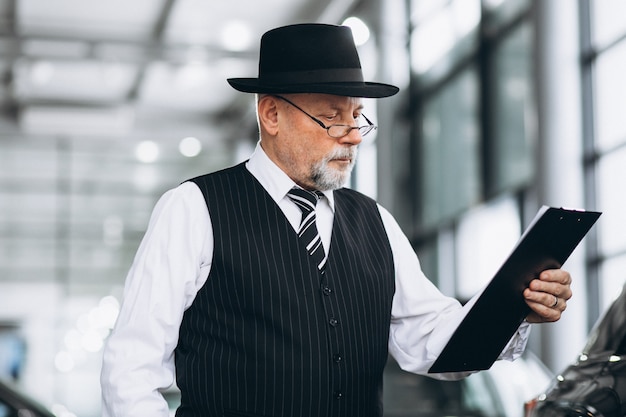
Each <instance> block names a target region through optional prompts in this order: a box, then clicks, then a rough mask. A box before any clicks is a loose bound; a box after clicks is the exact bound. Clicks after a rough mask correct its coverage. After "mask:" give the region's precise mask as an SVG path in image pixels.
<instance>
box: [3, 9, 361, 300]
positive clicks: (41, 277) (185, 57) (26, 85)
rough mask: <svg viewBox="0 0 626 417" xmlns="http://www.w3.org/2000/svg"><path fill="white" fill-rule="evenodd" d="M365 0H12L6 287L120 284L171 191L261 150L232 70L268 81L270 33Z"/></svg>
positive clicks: (8, 18)
mask: <svg viewBox="0 0 626 417" xmlns="http://www.w3.org/2000/svg"><path fill="white" fill-rule="evenodd" d="M355 3H356V0H322V1H315V2H313V1H308V0H263V1H259V0H235V1H229V2H226V1H215V0H132V1H128V0H107V1H97V0H0V284H2V283H3V282H5V283H6V282H28V283H32V282H42V281H45V282H56V283H59V284H60V286H61V287H62V288H63V289H64V291H66V293H68V294H71V295H72V294H75V295H81V294H85V295H89V294H99V295H104V294H106V293H108V292H110V291H111V289H112V288H119V287H120V286H121V283H122V282H123V280H124V277H125V274H126V271H127V269H128V267H129V265H130V262H131V260H132V256H133V255H134V252H135V250H136V248H137V245H138V243H139V240H140V239H141V237H142V236H143V233H144V231H145V227H146V225H147V222H148V219H149V215H150V212H151V210H152V207H153V206H154V204H155V202H156V200H157V198H158V197H159V196H160V195H161V194H162V193H163V191H165V190H166V189H168V188H171V187H173V186H175V185H176V184H178V183H179V182H180V181H182V180H184V179H186V178H189V177H191V176H194V175H198V174H202V173H205V172H209V171H212V170H215V169H218V168H221V167H224V166H226V165H229V164H232V163H233V162H236V161H238V160H241V159H242V158H243V157H244V156H243V155H247V154H248V153H249V151H250V148H251V147H253V146H254V142H255V141H256V137H255V136H256V133H255V123H254V111H253V108H252V104H253V103H252V100H251V98H250V96H249V95H245V94H241V93H238V92H236V91H235V90H233V89H232V88H230V86H229V85H228V84H227V83H226V78H228V77H238V76H244V77H249V76H255V75H256V65H257V64H256V62H257V49H258V40H259V38H260V36H261V34H262V33H263V32H265V31H266V30H268V29H270V28H272V27H276V26H280V25H283V24H289V23H296V22H301V21H318V22H326V23H339V22H340V21H341V20H342V19H343V18H344V17H345V15H346V12H348V11H349V10H351V9H352V8H353V7H354V6H355ZM186 137H193V138H195V139H196V142H195V145H196V146H197V145H201V147H202V148H201V151H200V152H199V153H198V154H197V155H195V153H197V151H196V152H194V153H193V155H195V156H191V157H189V156H183V155H182V154H181V152H180V151H179V144H180V141H181V140H182V139H183V138H186ZM142 147H144V150H147V151H148V153H147V154H143V158H144V159H143V161H144V162H142V161H140V160H138V158H140V157H142V155H139V154H138V152H139V149H142ZM145 147H147V148H145Z"/></svg>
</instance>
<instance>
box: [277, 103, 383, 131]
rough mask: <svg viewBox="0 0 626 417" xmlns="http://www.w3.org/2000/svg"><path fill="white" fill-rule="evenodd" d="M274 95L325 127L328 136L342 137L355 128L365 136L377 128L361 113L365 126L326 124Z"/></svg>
mask: <svg viewBox="0 0 626 417" xmlns="http://www.w3.org/2000/svg"><path fill="white" fill-rule="evenodd" d="M274 97H276V98H279V99H281V100H283V101H286V102H287V103H289V104H291V105H292V106H293V107H295V108H296V109H298V110H300V111H301V112H302V113H304V114H306V115H307V116H309V118H310V119H311V120H313V121H314V122H315V123H317V124H318V125H320V126H321V127H322V129H326V133H328V136H330V137H331V138H336V139H338V138H342V137H344V136H347V135H349V134H350V132H352V130H355V129H356V130H358V131H359V134H360V135H361V136H365V135H367V134H368V133H370V132H371V131H372V130H375V129H376V128H377V126H376V125H375V124H374V123H372V122H370V119H368V118H367V117H365V115H364V114H361V116H363V118H364V119H365V121H366V122H367V126H348V125H341V124H338V125H330V126H326V125H325V124H324V123H323V122H322V121H321V120H319V119H317V118H315V117H313V116H311V115H310V114H309V113H307V112H305V111H304V110H302V109H301V108H300V107H298V106H297V105H296V104H295V103H292V102H291V101H289V100H287V99H286V98H285V97H282V96H277V95H274Z"/></svg>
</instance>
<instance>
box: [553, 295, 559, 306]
mask: <svg viewBox="0 0 626 417" xmlns="http://www.w3.org/2000/svg"><path fill="white" fill-rule="evenodd" d="M558 303H559V299H558V297H557V296H556V295H555V296H554V304H552V308H554V307H556V305H557V304H558Z"/></svg>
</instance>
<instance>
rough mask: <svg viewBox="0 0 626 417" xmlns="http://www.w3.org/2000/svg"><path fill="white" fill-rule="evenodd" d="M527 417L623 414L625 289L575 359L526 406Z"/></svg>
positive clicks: (625, 408) (625, 395)
mask: <svg viewBox="0 0 626 417" xmlns="http://www.w3.org/2000/svg"><path fill="white" fill-rule="evenodd" d="M526 415H527V417H563V416H565V417H576V416H586V417H600V416H602V417H622V416H625V415H626V290H625V289H622V293H621V294H620V296H619V297H618V298H617V299H616V300H615V301H614V302H613V304H611V306H610V307H609V308H608V309H607V310H606V313H605V314H604V316H602V317H601V318H600V319H599V320H598V321H597V322H596V324H595V325H594V327H593V329H592V330H591V332H590V334H589V338H588V340H587V344H586V345H585V347H584V348H583V351H582V353H581V354H580V356H579V357H578V359H577V360H576V361H575V362H574V363H573V364H571V365H569V366H568V367H567V368H566V369H565V371H563V372H562V373H561V374H559V375H557V376H556V378H555V379H554V381H553V383H552V384H551V386H550V388H549V389H548V390H547V391H546V392H545V393H544V394H541V395H540V396H539V397H537V398H535V399H533V400H531V401H529V402H527V403H526Z"/></svg>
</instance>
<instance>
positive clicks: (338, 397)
mask: <svg viewBox="0 0 626 417" xmlns="http://www.w3.org/2000/svg"><path fill="white" fill-rule="evenodd" d="M334 395H335V399H336V400H340V399H342V398H343V392H341V391H335V394H334Z"/></svg>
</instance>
